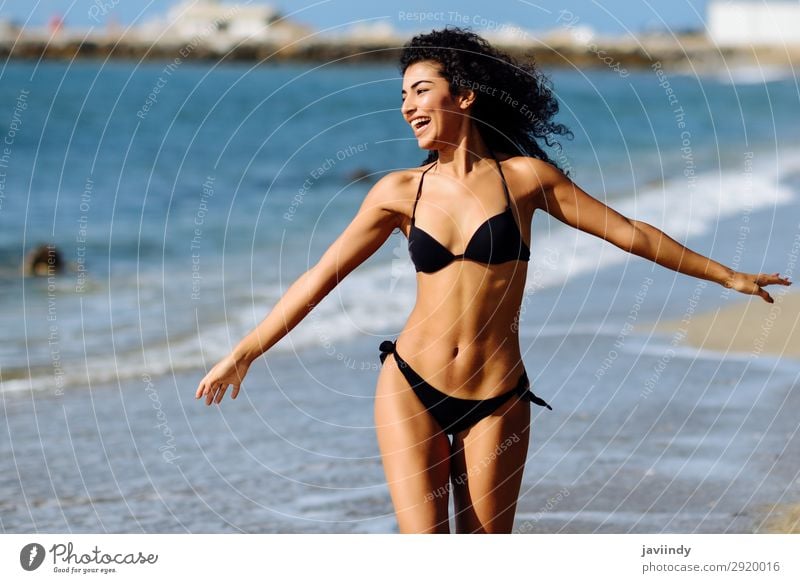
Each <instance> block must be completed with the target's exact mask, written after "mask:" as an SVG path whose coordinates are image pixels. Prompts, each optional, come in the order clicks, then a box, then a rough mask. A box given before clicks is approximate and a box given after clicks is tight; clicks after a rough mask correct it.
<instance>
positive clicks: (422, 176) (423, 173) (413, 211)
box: [411, 160, 439, 225]
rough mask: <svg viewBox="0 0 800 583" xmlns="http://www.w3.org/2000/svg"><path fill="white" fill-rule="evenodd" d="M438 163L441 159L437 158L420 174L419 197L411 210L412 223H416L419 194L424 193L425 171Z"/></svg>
mask: <svg viewBox="0 0 800 583" xmlns="http://www.w3.org/2000/svg"><path fill="white" fill-rule="evenodd" d="M438 163H439V161H438V160H437V161H436V162H434V163H433V164H431V165H430V166H428V167H427V168H426V169H425V170H424V171H423V172H422V174H421V175H420V177H419V186H417V198H416V199H414V209H413V210H412V211H411V224H412V225H413V224H414V217H415V216H416V214H417V203H418V202H419V196H420V195H421V194H422V181H423V179H424V178H425V173H426V172H427V171H428V170H430V169H431V168H433V167H434V166H436V164H438Z"/></svg>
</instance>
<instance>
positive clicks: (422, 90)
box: [417, 89, 427, 95]
mask: <svg viewBox="0 0 800 583" xmlns="http://www.w3.org/2000/svg"><path fill="white" fill-rule="evenodd" d="M425 91H427V89H417V95H419V94H420V93H424V92H425Z"/></svg>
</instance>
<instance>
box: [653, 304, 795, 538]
mask: <svg viewBox="0 0 800 583" xmlns="http://www.w3.org/2000/svg"><path fill="white" fill-rule="evenodd" d="M769 291H770V295H772V297H773V299H774V300H775V302H774V303H773V304H768V303H766V302H764V301H763V300H762V299H761V298H759V297H757V296H753V297H752V298H743V299H742V298H740V297H738V296H732V297H731V298H730V302H731V303H730V305H726V306H722V307H720V308H718V309H715V310H711V311H708V312H705V313H701V314H696V315H694V316H693V317H691V318H690V319H688V321H687V320H669V321H662V322H659V323H658V324H656V325H653V324H643V325H640V326H639V327H638V331H640V332H646V331H649V330H652V331H655V332H656V333H664V334H669V335H671V336H673V337H674V336H675V334H676V333H678V335H683V341H684V342H685V343H686V344H688V345H690V346H694V347H696V348H701V349H704V350H714V351H721V352H725V353H731V354H733V353H741V354H746V355H749V356H750V357H751V358H758V357H759V356H761V355H766V356H772V357H778V358H780V359H800V291H794V290H791V288H790V289H774V288H773V289H770V290H769ZM794 426H796V424H794ZM785 431H786V432H787V434H788V432H790V431H791V432H792V434H795V433H796V432H795V430H794V429H793V427H791V426H790V427H786V428H785ZM758 508H759V509H760V511H761V512H762V513H763V520H762V521H760V523H759V527H758V529H757V531H758V532H763V533H800V502H797V503H786V502H785V501H781V502H776V503H773V504H769V503H766V504H762V505H761V506H760V507H758Z"/></svg>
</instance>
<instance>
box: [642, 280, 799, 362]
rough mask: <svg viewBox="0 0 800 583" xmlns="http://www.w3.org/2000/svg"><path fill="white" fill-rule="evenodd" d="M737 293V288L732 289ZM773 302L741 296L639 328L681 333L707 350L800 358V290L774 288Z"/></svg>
mask: <svg viewBox="0 0 800 583" xmlns="http://www.w3.org/2000/svg"><path fill="white" fill-rule="evenodd" d="M731 293H734V292H731ZM770 295H771V296H772V297H773V298H774V300H775V303H774V304H767V303H766V302H764V300H762V299H761V298H760V297H758V296H753V297H752V298H750V299H748V298H744V299H743V300H739V299H738V298H737V299H736V300H735V301H734V302H732V303H730V304H728V305H723V306H721V307H719V308H715V309H713V310H710V311H707V312H703V313H699V314H695V315H694V316H692V318H691V319H690V320H689V321H688V322H687V321H685V320H678V319H676V320H664V321H661V322H650V323H645V324H640V325H639V326H637V327H636V329H637V330H638V331H639V332H649V331H653V332H656V333H659V334H675V333H676V332H678V333H681V334H682V338H681V342H682V343H683V344H688V345H690V346H694V347H696V348H700V349H704V350H714V351H718V352H725V353H727V352H733V353H749V354H750V355H751V356H752V357H753V358H757V357H758V356H759V355H761V354H764V355H769V356H777V357H780V358H792V359H799V360H800V329H799V327H800V315H799V314H800V292H796V291H789V290H788V289H785V288H784V289H780V290H779V289H778V288H774V291H772V290H770Z"/></svg>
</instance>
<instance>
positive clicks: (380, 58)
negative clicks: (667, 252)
mask: <svg viewBox="0 0 800 583" xmlns="http://www.w3.org/2000/svg"><path fill="white" fill-rule="evenodd" d="M410 38H411V33H409V34H408V35H407V37H397V38H394V37H386V38H380V39H370V38H358V37H347V38H320V37H319V36H314V37H313V38H312V40H308V38H298V39H296V40H294V41H293V42H290V43H286V42H284V43H275V42H267V41H259V42H253V41H250V42H247V41H244V42H241V41H239V42H231V41H225V42H211V40H212V39H202V38H201V39H197V38H194V39H184V38H180V37H174V36H173V37H169V38H167V39H162V38H160V37H159V38H150V37H149V36H140V35H138V34H136V33H135V32H127V33H124V32H120V33H119V34H110V33H108V32H104V33H95V34H89V35H86V34H79V33H78V31H66V30H65V31H61V32H59V33H58V34H55V35H50V34H40V33H34V32H28V33H26V32H25V31H23V30H20V31H18V36H16V37H14V38H9V37H7V38H0V56H2V57H3V58H5V59H20V60H30V59H36V60H38V59H52V60H72V59H76V58H82V59H111V60H117V59H119V60H126V59H136V60H139V61H142V60H143V61H170V60H175V59H178V60H180V61H181V62H183V61H199V62H202V61H230V62H254V61H255V62H257V61H267V62H298V63H325V62H331V61H338V62H341V64H358V63H394V62H397V59H398V57H399V54H400V51H401V48H402V46H403V44H404V43H405V42H406V41H407V40H409V39H410ZM494 44H495V45H496V46H497V47H498V48H499V49H501V50H503V51H506V52H508V53H509V54H510V55H511V56H512V57H514V58H516V59H519V60H520V61H523V62H526V61H531V60H533V61H535V62H536V63H537V64H538V65H541V66H544V67H548V68H555V69H559V68H567V69H573V68H575V67H579V68H587V69H601V70H602V69H611V70H615V71H617V72H618V73H619V74H620V75H623V76H625V75H626V74H627V73H626V70H627V69H631V70H647V69H650V68H652V67H654V66H657V67H659V68H661V67H663V68H666V69H679V70H680V69H684V70H687V71H689V72H693V73H695V72H698V71H700V72H702V71H707V72H714V71H719V70H720V68H721V67H722V68H723V70H729V69H731V68H737V67H757V68H762V67H765V66H767V67H772V66H786V67H793V65H794V63H800V46H788V45H787V46H775V47H770V46H756V47H753V46H735V45H730V46H728V45H726V46H720V45H716V44H714V43H713V42H712V41H711V40H709V39H708V38H707V37H706V36H705V35H704V34H700V33H696V34H684V35H680V36H677V37H675V38H674V39H673V38H669V39H665V38H663V37H660V36H657V35H646V34H645V35H640V36H639V37H637V38H635V39H598V40H597V42H591V43H586V44H581V43H576V42H571V41H565V40H564V39H563V38H561V37H548V36H547V35H544V36H542V37H541V38H537V39H531V40H526V42H503V41H502V40H496V41H494Z"/></svg>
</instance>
